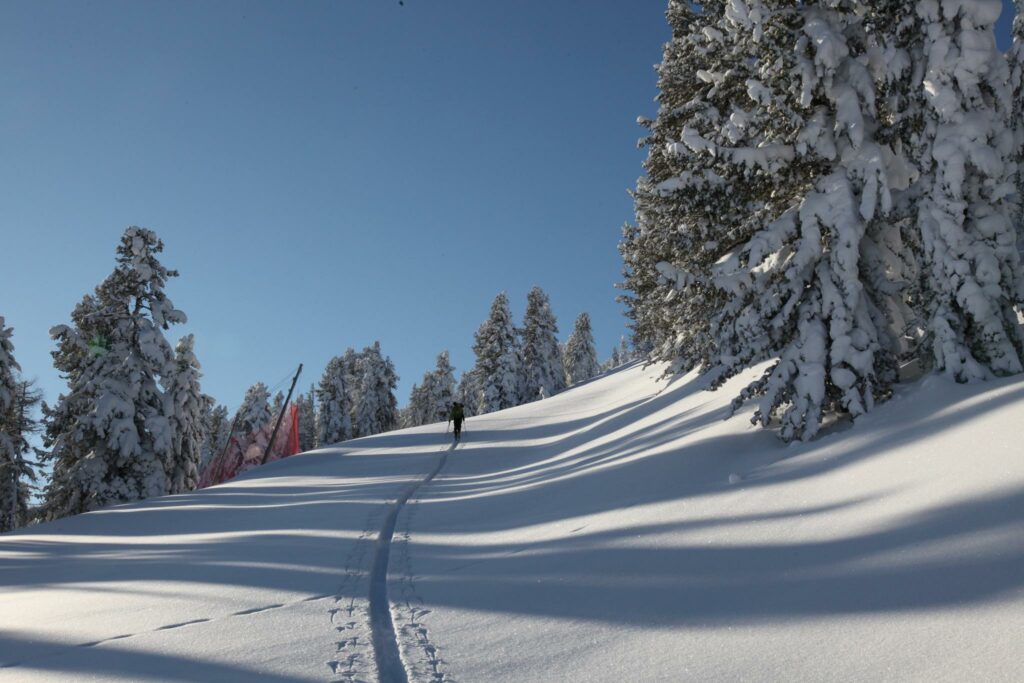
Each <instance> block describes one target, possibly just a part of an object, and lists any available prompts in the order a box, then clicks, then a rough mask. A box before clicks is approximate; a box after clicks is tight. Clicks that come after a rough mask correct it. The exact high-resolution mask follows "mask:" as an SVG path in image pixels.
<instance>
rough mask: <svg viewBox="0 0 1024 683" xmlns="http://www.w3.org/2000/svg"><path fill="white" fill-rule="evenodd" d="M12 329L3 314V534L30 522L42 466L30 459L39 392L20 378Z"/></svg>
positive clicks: (0, 425) (0, 360) (0, 510)
mask: <svg viewBox="0 0 1024 683" xmlns="http://www.w3.org/2000/svg"><path fill="white" fill-rule="evenodd" d="M12 332H13V330H12V329H11V328H9V327H6V325H5V321H4V318H3V316H0V533H4V532H7V531H13V530H14V529H17V528H19V527H22V526H24V525H25V524H26V523H27V521H28V517H29V501H30V499H31V494H32V483H33V482H35V481H36V469H37V467H38V465H37V464H36V462H35V461H33V460H31V459H29V458H28V454H29V452H30V451H31V447H30V446H29V443H28V436H29V435H30V434H31V433H32V432H34V431H36V421H35V419H34V418H33V416H32V411H33V410H34V408H35V406H36V404H38V403H39V393H38V392H37V391H35V389H33V387H32V383H31V382H28V381H26V380H23V379H21V378H20V371H21V368H20V367H19V366H18V363H17V361H16V360H15V359H14V344H13V343H12V342H11V335H12Z"/></svg>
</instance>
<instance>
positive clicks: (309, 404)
mask: <svg viewBox="0 0 1024 683" xmlns="http://www.w3.org/2000/svg"><path fill="white" fill-rule="evenodd" d="M315 394H316V390H315V389H314V388H313V387H310V388H309V393H308V394H306V395H305V396H301V395H300V396H299V397H298V398H297V399H295V403H296V406H298V411H299V449H300V450H301V451H303V452H305V451H311V450H313V449H314V448H316V447H317V441H316V437H317V422H316V403H315V400H314V396H315Z"/></svg>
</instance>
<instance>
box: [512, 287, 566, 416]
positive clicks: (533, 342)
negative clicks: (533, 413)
mask: <svg viewBox="0 0 1024 683" xmlns="http://www.w3.org/2000/svg"><path fill="white" fill-rule="evenodd" d="M522 361H523V365H522V367H523V390H522V398H523V400H524V401H535V400H537V399H538V398H540V397H541V396H542V395H543V396H554V395H555V394H557V393H558V392H560V391H562V390H564V389H565V367H564V366H563V365H562V354H561V351H560V349H559V348H558V323H557V321H556V320H555V314H554V313H552V312H551V303H550V301H549V300H548V295H547V294H545V293H544V290H542V289H541V288H540V287H534V288H533V289H531V290H530V293H529V294H528V295H527V297H526V315H525V316H524V317H523V329H522Z"/></svg>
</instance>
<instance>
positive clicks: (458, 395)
mask: <svg viewBox="0 0 1024 683" xmlns="http://www.w3.org/2000/svg"><path fill="white" fill-rule="evenodd" d="M482 394H483V390H482V385H481V382H480V373H479V372H477V369H476V368H473V369H471V370H465V371H463V373H462V376H461V377H460V378H459V384H458V387H456V389H455V400H456V401H458V402H460V403H461V404H462V406H463V410H464V412H465V414H466V417H472V416H473V415H482V414H483V410H482V409H481V406H480V398H481V396H482ZM445 419H447V418H445Z"/></svg>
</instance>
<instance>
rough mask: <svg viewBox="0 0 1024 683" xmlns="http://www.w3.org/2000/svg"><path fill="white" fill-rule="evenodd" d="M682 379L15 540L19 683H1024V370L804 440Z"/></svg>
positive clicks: (647, 378)
mask: <svg viewBox="0 0 1024 683" xmlns="http://www.w3.org/2000/svg"><path fill="white" fill-rule="evenodd" d="M657 374H658V371H657V369H656V368H649V369H646V370H645V369H643V368H641V367H635V366H634V367H630V368H626V369H623V370H620V371H618V372H615V373H612V374H611V375H609V376H606V377H602V378H599V379H597V380H594V381H592V382H589V383H587V384H585V385H583V386H580V387H577V388H574V389H572V390H570V391H567V392H565V393H563V394H560V395H558V396H556V397H554V398H551V399H548V400H545V401H542V402H539V403H534V404H530V405H527V406H521V407H519V408H515V409H512V410H507V411H503V412H500V413H495V414H492V415H486V416H483V417H479V418H473V419H471V420H469V422H468V424H467V426H466V432H465V435H464V443H463V444H462V445H460V446H459V447H458V448H457V449H455V450H451V449H450V448H449V441H448V438H449V437H448V436H446V435H445V434H444V425H433V426H429V427H422V428H417V429H412V430H405V431H401V432H394V433H391V434H386V435H382V436H378V437H371V438H367V439H361V440H357V441H352V442H348V443H346V444H343V445H341V446H338V447H335V448H330V449H324V450H321V451H318V452H315V453H311V454H308V455H304V456H298V457H295V458H292V459H290V460H286V461H283V462H279V463H274V464H273V465H269V466H267V467H265V468H262V469H260V470H259V471H257V472H253V473H250V474H249V475H248V476H246V477H243V478H241V479H239V480H236V481H234V482H231V483H229V484H227V485H224V486H220V487H216V488H213V489H209V490H206V491H201V492H196V493H191V494H186V495H181V496H174V497H169V498H163V499H158V500H153V501H149V502H147V503H145V504H140V505H132V506H122V507H118V508H112V509H109V510H104V511H101V512H97V513H92V514H88V515H82V516H79V517H77V518H71V519H66V520H62V521H60V522H57V523H53V524H48V525H44V526H40V527H36V528H33V529H31V530H28V531H25V532H23V533H19V534H14V535H8V536H3V537H0V587H2V593H0V665H2V666H3V668H0V680H5V681H6V680H11V681H36V680H67V679H71V680H76V681H77V680H118V681H129V680H132V681H143V680H144V681H150V680H163V681H228V680H238V681H243V680H244V681H251V680H268V681H282V682H284V681H358V680H362V681H374V680H378V679H380V680H399V681H400V680H403V678H405V677H406V676H408V679H409V680H412V681H440V680H451V681H459V682H460V683H472V682H489V681H517V682H518V681H680V680H697V681H708V680H751V681H764V680H808V681H811V680H813V681H824V680H837V681H839V680H841V681H849V680H863V681H881V680H894V681H895V680H899V681H903V680H928V681H932V680H950V681H962V680H985V681H997V680H1006V681H1011V680H1022V679H1024V661H1022V658H1021V656H1020V654H1021V653H1020V634H1021V633H1022V632H1024V444H1022V443H1021V425H1022V424H1024V380H1022V379H1020V378H1011V379H1008V380H1001V381H997V382H990V383H985V384H975V385H967V386H961V385H955V384H951V383H949V382H947V381H945V380H943V379H941V378H938V377H931V378H927V379H925V380H924V381H922V382H918V383H917V384H914V385H911V386H909V387H906V388H904V389H903V390H902V392H901V393H900V394H899V395H898V396H897V397H896V398H894V399H893V401H891V402H890V403H888V404H886V405H884V406H882V407H881V408H879V409H878V410H876V411H875V412H874V413H873V414H871V415H869V416H868V417H866V418H864V419H862V420H860V421H859V422H858V423H857V425H856V426H855V427H853V428H852V429H849V428H848V427H849V425H844V424H839V425H833V426H832V427H830V428H829V429H828V430H826V433H825V434H824V435H823V436H822V437H821V438H819V439H818V440H817V441H815V442H814V443H811V444H798V445H793V446H789V447H786V446H784V445H782V444H781V443H779V442H778V441H777V440H776V439H775V438H774V437H773V436H771V435H770V434H768V433H765V432H763V431H760V430H757V429H755V428H753V427H749V426H748V424H747V421H746V420H745V419H744V416H742V415H738V416H736V417H735V418H733V419H731V420H723V419H722V418H723V417H724V416H725V413H726V406H727V404H728V400H729V398H730V397H731V396H732V395H733V393H734V391H733V390H734V389H735V385H729V386H727V387H726V388H725V389H724V390H722V391H720V392H717V393H708V392H705V391H702V389H703V380H700V379H694V378H692V377H689V378H683V379H679V380H676V381H674V382H657V381H655V377H656V376H657ZM736 381H737V382H742V381H744V379H743V378H738V379H737V380H736ZM431 475H434V476H433V478H432V479H431V478H430V476H431ZM406 499H407V502H405V503H404V505H398V504H397V503H401V502H402V501H405V500H406ZM396 501H397V503H396ZM392 532H393V537H392ZM389 538H390V539H391V540H390V542H388V539H389ZM385 569H386V570H387V572H385ZM385 579H386V580H385ZM389 606H390V610H388V609H387V608H388V607H389ZM398 652H401V659H400V660H399V659H398V657H397V653H398Z"/></svg>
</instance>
